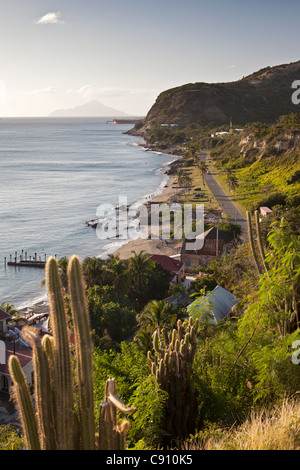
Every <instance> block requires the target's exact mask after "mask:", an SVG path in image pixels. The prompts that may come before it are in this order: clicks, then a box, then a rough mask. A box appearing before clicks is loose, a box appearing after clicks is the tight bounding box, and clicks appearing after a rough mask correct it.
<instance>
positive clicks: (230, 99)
mask: <svg viewBox="0 0 300 470" xmlns="http://www.w3.org/2000/svg"><path fill="white" fill-rule="evenodd" d="M296 80H300V61H298V62H294V63H290V64H284V65H279V66H275V67H266V68H264V69H262V70H260V71H258V72H255V73H253V74H251V75H249V76H247V77H244V78H242V79H241V80H238V81H235V82H228V83H189V84H186V85H183V86H180V87H176V88H172V89H169V90H166V91H164V92H162V93H161V94H160V95H159V96H158V98H157V100H156V102H155V104H154V105H153V106H152V108H151V109H150V111H149V112H148V114H147V116H146V118H145V119H144V121H143V122H141V123H139V124H138V125H137V126H135V127H134V128H133V129H132V130H131V131H129V133H130V134H131V135H138V136H142V137H144V138H145V139H146V140H147V137H148V136H149V134H150V133H151V129H153V128H154V127H159V126H161V125H162V124H173V125H176V128H179V129H182V128H187V127H190V126H192V127H210V128H213V127H215V126H221V125H229V123H230V119H232V121H233V124H234V125H235V126H243V125H245V124H247V123H251V122H257V121H259V122H263V123H274V122H275V121H276V120H277V119H278V118H279V116H281V115H285V114H289V113H295V112H297V111H298V110H297V106H296V105H295V104H293V102H292V94H293V89H292V84H293V82H294V81H296Z"/></svg>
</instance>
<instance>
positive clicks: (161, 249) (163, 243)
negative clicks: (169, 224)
mask: <svg viewBox="0 0 300 470" xmlns="http://www.w3.org/2000/svg"><path fill="white" fill-rule="evenodd" d="M183 191H184V189H183V188H180V187H178V185H177V183H176V182H175V178H174V177H173V176H171V177H170V179H169V180H168V182H167V184H166V187H165V188H164V190H163V192H162V193H161V194H158V195H156V196H154V197H153V198H152V199H151V201H149V202H147V203H146V205H149V204H160V203H172V202H174V201H175V200H176V197H177V196H178V195H179V194H180V193H182V192H183ZM180 248H181V243H180V241H179V240H157V239H156V240H154V239H150V240H149V239H145V238H138V239H137V240H131V241H130V242H128V243H126V244H124V245H123V246H121V247H120V248H119V249H118V250H117V251H116V252H115V253H114V255H119V257H120V259H128V258H130V257H131V256H132V255H133V253H134V252H135V253H136V254H138V253H140V252H142V251H144V252H145V253H148V254H151V255H154V254H161V255H167V256H173V255H177V254H179V253H180Z"/></svg>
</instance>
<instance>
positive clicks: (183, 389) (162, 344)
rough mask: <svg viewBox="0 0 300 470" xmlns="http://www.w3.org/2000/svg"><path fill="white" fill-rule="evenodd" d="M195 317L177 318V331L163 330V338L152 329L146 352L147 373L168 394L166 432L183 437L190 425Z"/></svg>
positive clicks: (192, 398)
mask: <svg viewBox="0 0 300 470" xmlns="http://www.w3.org/2000/svg"><path fill="white" fill-rule="evenodd" d="M198 329H199V320H198V319H197V320H195V321H193V320H192V319H191V318H190V319H189V321H188V322H182V321H181V320H178V322H177V330H176V329H174V330H173V331H172V332H169V333H168V332H167V330H166V329H163V331H162V336H163V340H162V339H160V337H159V334H158V332H157V331H155V333H154V335H153V348H154V354H153V355H152V354H151V352H150V351H149V352H148V359H149V362H150V365H151V372H152V375H153V376H154V377H156V379H157V381H158V384H159V386H160V387H161V389H162V390H165V391H166V392H167V393H168V396H169V398H168V402H167V428H168V432H169V434H170V435H173V436H174V435H176V436H178V437H183V436H185V435H187V433H188V432H189V429H190V426H192V428H193V425H194V423H193V416H192V414H193V408H194V405H195V392H194V388H193V384H192V381H191V372H192V365H193V360H194V356H195V352H196V342H197V332H198Z"/></svg>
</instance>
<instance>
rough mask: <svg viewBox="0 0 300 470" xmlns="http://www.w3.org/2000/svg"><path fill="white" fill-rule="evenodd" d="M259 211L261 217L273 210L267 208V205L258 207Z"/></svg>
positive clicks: (266, 215)
mask: <svg viewBox="0 0 300 470" xmlns="http://www.w3.org/2000/svg"><path fill="white" fill-rule="evenodd" d="M259 213H260V215H261V216H262V217H268V216H269V215H270V214H272V213H273V211H272V210H271V209H269V207H260V208H259Z"/></svg>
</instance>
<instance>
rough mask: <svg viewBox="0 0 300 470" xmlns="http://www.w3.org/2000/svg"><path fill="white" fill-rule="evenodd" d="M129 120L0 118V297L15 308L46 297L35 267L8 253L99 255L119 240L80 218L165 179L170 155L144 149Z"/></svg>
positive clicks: (143, 193) (136, 196) (134, 197)
mask: <svg viewBox="0 0 300 470" xmlns="http://www.w3.org/2000/svg"><path fill="white" fill-rule="evenodd" d="M131 127H132V126H131V125H128V124H127V125H113V124H111V123H106V120H104V119H100V118H99V119H97V118H91V119H89V118H85V119H67V118H65V119H61V118H55V119H54V118H52V119H50V118H43V119H31V118H30V119H29V118H28V119H25V118H22V119H21V118H20V119H8V118H7V119H6V118H2V119H1V121H0V171H1V185H0V203H1V204H0V303H2V302H11V303H13V304H14V305H15V306H16V307H18V308H21V307H24V306H25V305H26V306H27V305H31V304H33V303H34V302H36V301H41V300H43V299H46V293H45V289H44V288H43V287H41V285H40V284H41V281H42V280H43V279H44V273H43V270H42V269H37V268H25V267H22V268H15V267H12V266H6V267H5V266H4V257H7V260H9V256H10V255H12V257H13V258H14V256H15V252H17V253H18V256H19V255H20V254H21V253H22V250H23V252H24V253H25V252H27V253H28V256H29V255H31V256H33V255H34V254H35V253H37V256H38V257H41V259H44V258H45V255H46V257H48V256H51V255H56V256H57V258H60V257H62V256H71V255H72V254H77V255H78V256H79V257H80V259H84V257H85V256H105V255H106V254H107V253H109V252H113V251H115V250H116V249H117V248H118V246H120V244H121V243H124V241H123V242H120V241H119V240H118V239H114V240H99V239H98V238H97V235H96V230H95V229H93V228H91V227H87V226H86V225H85V222H86V221H88V220H91V219H94V218H96V211H97V207H98V206H99V205H101V204H103V203H106V204H112V205H118V203H119V196H123V197H124V196H125V197H127V200H128V204H132V203H135V202H136V201H139V202H140V203H142V202H143V201H144V200H145V199H146V198H147V197H148V196H149V195H151V194H155V193H158V192H160V191H161V190H162V189H163V187H164V185H165V183H166V180H167V177H166V175H165V174H164V172H163V170H162V168H163V167H164V166H165V165H167V164H168V162H170V161H172V160H173V158H172V157H170V156H169V155H163V154H160V153H154V152H148V151H145V149H143V148H142V147H141V146H139V145H137V144H138V140H137V138H136V137H132V136H128V135H126V134H124V131H126V130H128V129H130V128H131Z"/></svg>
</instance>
